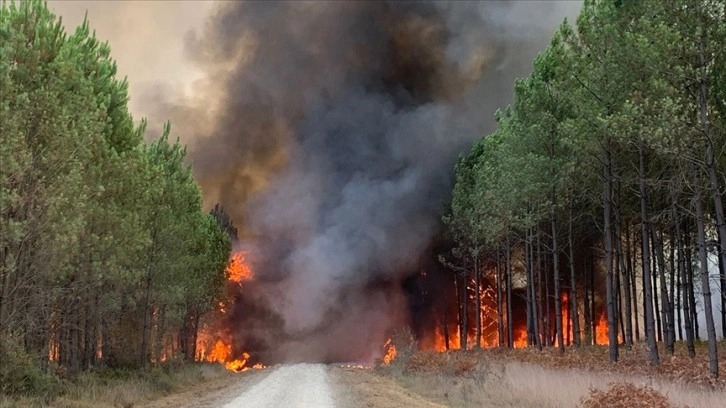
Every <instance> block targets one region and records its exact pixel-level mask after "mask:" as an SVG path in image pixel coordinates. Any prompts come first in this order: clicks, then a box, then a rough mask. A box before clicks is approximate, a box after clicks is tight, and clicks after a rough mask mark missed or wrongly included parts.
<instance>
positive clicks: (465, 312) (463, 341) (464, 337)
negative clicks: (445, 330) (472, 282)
mask: <svg viewBox="0 0 726 408" xmlns="http://www.w3.org/2000/svg"><path fill="white" fill-rule="evenodd" d="M462 281H463V284H462V285H461V286H462V287H461V299H459V301H460V302H461V320H460V321H459V325H460V327H461V337H460V338H459V343H460V345H461V349H462V350H467V349H468V348H469V347H468V343H469V342H468V340H469V338H468V337H469V272H468V269H467V266H466V264H465V265H464V276H463V278H462Z"/></svg>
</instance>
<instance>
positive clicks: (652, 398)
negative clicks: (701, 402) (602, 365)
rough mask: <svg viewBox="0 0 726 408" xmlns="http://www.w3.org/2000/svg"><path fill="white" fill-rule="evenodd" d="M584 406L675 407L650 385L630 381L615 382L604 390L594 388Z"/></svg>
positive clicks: (595, 407)
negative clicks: (634, 383)
mask: <svg viewBox="0 0 726 408" xmlns="http://www.w3.org/2000/svg"><path fill="white" fill-rule="evenodd" d="M582 407H583V408H640V407H643V408H645V407H648V408H675V407H674V406H673V404H671V403H670V401H668V398H666V397H665V396H664V395H663V394H661V393H659V392H658V391H656V390H654V389H652V388H650V387H648V386H640V387H638V386H636V385H633V384H630V383H625V382H619V383H614V384H612V386H611V387H610V389H608V390H606V391H603V390H598V389H593V390H591V391H590V396H589V397H588V398H587V399H586V400H585V401H583V403H582Z"/></svg>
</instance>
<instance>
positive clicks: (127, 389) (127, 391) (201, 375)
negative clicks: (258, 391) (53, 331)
mask: <svg viewBox="0 0 726 408" xmlns="http://www.w3.org/2000/svg"><path fill="white" fill-rule="evenodd" d="M230 375H233V373H231V372H229V371H227V370H225V369H224V367H222V366H220V365H218V364H194V365H186V366H182V367H179V368H177V369H175V370H173V371H161V370H159V371H149V372H143V373H138V372H135V373H131V372H105V373H84V374H81V375H79V376H78V377H77V378H75V379H74V380H73V381H72V382H68V383H67V384H66V385H65V392H64V393H63V395H62V396H61V397H59V398H56V399H55V400H53V401H51V402H47V401H43V400H42V399H39V398H18V399H14V398H9V397H0V408H5V407H8V408H9V407H21V408H23V407H28V408H30V407H33V408H34V407H57V408H92V407H93V408H95V407H98V408H131V407H134V406H137V405H139V404H142V403H145V402H148V401H151V400H154V399H157V398H160V397H163V396H165V395H168V394H170V393H174V392H178V391H180V390H182V389H185V388H187V387H189V386H191V385H196V384H199V383H203V382H207V381H211V380H216V379H219V378H222V377H227V376H230Z"/></svg>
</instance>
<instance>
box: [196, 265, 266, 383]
mask: <svg viewBox="0 0 726 408" xmlns="http://www.w3.org/2000/svg"><path fill="white" fill-rule="evenodd" d="M246 257H247V254H246V253H245V252H244V251H239V252H235V253H234V254H232V256H231V257H230V260H229V264H228V265H227V268H226V270H225V272H226V276H227V280H228V281H229V282H232V283H235V284H237V285H241V283H242V282H244V281H248V280H250V279H252V277H253V276H254V275H253V273H252V269H251V268H250V267H249V265H247V263H246V262H245V260H246ZM227 306H228V305H226V304H225V303H224V302H220V303H219V310H218V312H219V313H221V314H222V315H224V314H225V313H226V312H227ZM215 339H216V340H215ZM212 342H213V343H214V345H213V346H211V347H210V345H211V343H212ZM197 349H198V350H199V352H198V355H199V359H200V360H203V361H208V362H218V363H221V364H224V366H225V367H226V368H227V369H228V370H231V371H247V370H249V369H250V368H256V369H259V368H264V366H263V365H262V364H260V363H257V364H254V365H253V366H251V367H249V366H247V363H248V362H249V359H250V355H249V354H248V353H242V355H241V356H240V358H233V356H232V339H231V338H230V336H229V335H228V334H226V333H223V332H222V333H210V332H209V330H207V329H206V328H205V329H203V330H201V332H200V333H199V336H198V340H197Z"/></svg>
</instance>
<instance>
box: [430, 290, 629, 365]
mask: <svg viewBox="0 0 726 408" xmlns="http://www.w3.org/2000/svg"><path fill="white" fill-rule="evenodd" d="M472 281H473V279H472ZM467 292H468V294H469V296H468V300H469V301H468V302H467V309H468V310H467V311H466V315H465V316H466V319H467V322H466V323H467V324H466V329H465V330H464V329H463V328H462V320H461V316H462V312H463V309H462V307H461V305H460V302H457V301H456V299H461V297H460V296H459V295H458V294H456V292H452V294H453V295H454V296H452V297H450V298H449V300H448V301H446V302H448V303H445V304H446V306H445V307H442V306H439V309H438V310H446V311H447V312H446V313H447V316H445V317H444V316H443V315H441V313H442V312H439V314H438V315H435V317H434V319H436V321H435V323H434V324H426V323H424V328H423V330H419V332H418V337H419V346H418V348H419V349H420V350H427V351H437V352H445V351H447V350H459V349H461V348H462V346H463V344H462V343H463V342H462V341H461V336H462V333H463V332H466V333H467V336H466V348H467V349H473V348H475V347H477V345H478V346H480V347H481V348H493V347H498V346H499V345H500V339H501V341H503V343H502V346H507V344H508V336H507V326H508V324H507V319H508V317H507V316H506V309H505V307H504V305H505V304H506V299H504V298H503V299H502V306H501V307H500V308H499V309H498V308H497V298H496V296H497V295H496V290H494V289H493V288H492V286H490V284H488V283H482V287H481V288H480V290H479V293H480V294H481V299H480V302H479V308H480V309H479V313H477V312H476V304H475V299H476V296H475V295H474V293H476V287H475V285H474V284H469V285H467ZM518 298H519V296H518V295H517V296H515V297H514V299H513V300H514V301H515V302H514V305H513V306H514V307H513V310H512V311H513V316H512V347H513V348H526V347H528V346H535V345H536V343H535V338H530V337H529V336H528V332H527V322H526V314H525V309H526V302H524V300H523V299H518ZM559 301H560V306H561V311H562V331H563V340H564V343H565V345H572V344H573V343H574V342H575V332H574V327H573V326H574V325H573V322H572V316H571V314H572V310H571V307H572V304H571V302H570V300H569V292H568V291H563V292H562V293H561V295H560V298H559ZM472 306H473V307H472ZM537 308H538V309H541V310H540V311H539V313H538V314H537V316H536V317H535V319H534V321H535V323H534V324H535V325H536V328H537V332H538V333H539V343H541V344H542V346H557V345H558V340H557V336H556V334H555V320H556V319H555V307H554V302H551V303H550V304H549V305H547V303H546V302H544V301H542V300H540V299H539V298H537ZM593 310H597V312H593ZM499 313H502V316H500V315H499ZM590 313H591V315H590V318H589V319H586V317H585V315H584V312H583V311H580V312H579V313H578V317H577V318H578V321H579V327H580V329H579V337H580V341H582V342H585V341H587V338H586V336H587V333H588V332H589V334H590V336H591V337H590V339H591V340H590V344H596V345H607V344H608V327H607V315H606V313H605V311H604V310H602V309H600V308H599V307H598V308H597V309H595V306H594V302H593V303H592V307H591V309H590ZM431 318H432V316H431V315H428V316H427V317H426V319H431ZM477 318H478V319H480V322H479V327H480V328H479V330H480V338H479V341H477V338H476V333H477V328H476V327H477V321H476V319H477ZM499 319H502V324H501V326H500V325H499V324H498V323H499ZM586 322H589V330H586V329H585V326H586ZM500 329H501V330H503V333H502V334H501V336H500V333H499V330H500ZM619 339H620V341H622V336H619Z"/></svg>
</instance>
